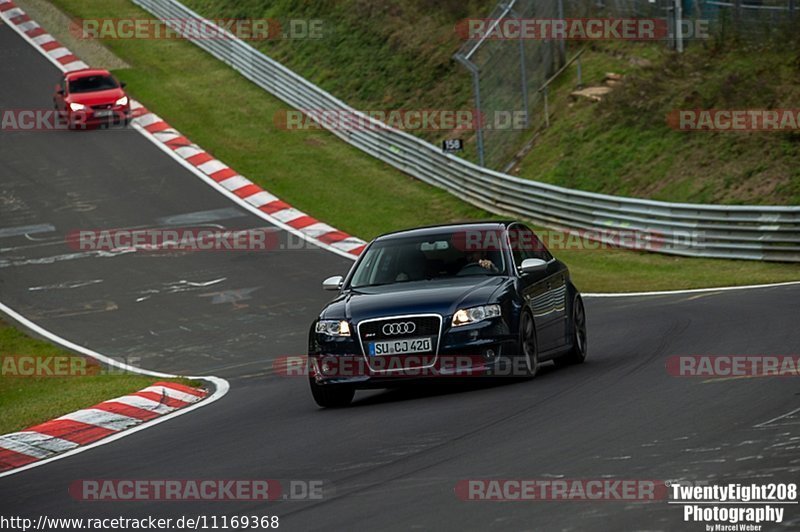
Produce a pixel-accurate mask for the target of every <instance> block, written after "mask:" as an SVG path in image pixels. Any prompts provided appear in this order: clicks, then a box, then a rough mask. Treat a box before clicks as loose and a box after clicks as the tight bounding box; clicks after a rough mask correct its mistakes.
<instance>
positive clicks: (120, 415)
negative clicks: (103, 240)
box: [0, 0, 230, 477]
mask: <svg viewBox="0 0 800 532" xmlns="http://www.w3.org/2000/svg"><path fill="white" fill-rule="evenodd" d="M0 1H2V0H0ZM0 312H2V313H3V314H5V315H7V316H10V317H11V318H12V319H13V320H15V321H17V322H19V323H20V324H21V325H23V326H24V327H27V328H28V329H30V330H32V331H33V332H35V333H36V334H38V335H39V336H42V337H44V338H46V339H48V340H50V341H52V342H53V343H56V344H59V345H61V346H63V347H65V348H67V349H70V350H72V351H75V352H77V353H80V354H82V355H85V356H88V357H91V358H93V359H95V360H98V361H100V362H102V363H103V364H106V365H108V366H113V367H115V368H119V369H123V370H125V371H129V372H131V373H138V374H140V375H148V376H151V377H156V378H161V379H165V378H166V379H169V378H174V377H177V375H171V374H169V373H161V372H158V371H151V370H146V369H141V368H137V367H134V366H130V365H128V364H125V363H122V362H119V361H118V360H115V359H113V358H109V357H107V356H105V355H103V354H100V353H98V352H97V351H93V350H91V349H89V348H86V347H84V346H81V345H78V344H75V343H73V342H70V341H69V340H67V339H65V338H62V337H60V336H58V335H56V334H54V333H52V332H50V331H48V330H47V329H45V328H43V327H41V326H40V325H37V324H36V323H34V322H32V321H31V320H29V319H28V318H26V317H25V316H23V315H22V314H20V313H19V312H17V311H16V310H14V309H12V308H11V307H9V306H8V305H5V304H3V303H0ZM187 378H188V379H192V380H203V381H206V382H208V383H210V384H211V385H212V386H213V388H214V389H213V392H211V393H209V392H207V391H206V390H203V389H200V388H192V387H189V386H183V385H181V384H175V383H170V382H156V383H155V384H153V385H151V386H148V387H147V388H144V389H143V390H140V391H138V392H136V393H133V394H130V395H125V396H122V397H118V398H116V399H111V400H109V401H105V402H103V403H100V404H98V405H95V406H93V407H91V408H87V409H84V410H79V411H77V412H73V413H72V414H67V415H65V416H61V417H60V418H57V419H54V420H52V421H48V422H47V423H42V424H41V425H36V426H35V427H30V428H28V429H26V430H24V431H21V432H15V433H12V434H5V435H2V436H0V477H5V476H8V475H13V474H16V473H20V472H22V471H25V470H27V469H30V468H33V467H38V466H40V465H43V464H45V463H48V462H51V461H53V460H60V459H62V458H66V457H68V456H72V455H74V454H78V453H81V452H84V451H88V450H89V449H92V448H94V447H98V446H100V445H106V444H108V443H111V442H113V441H116V440H118V439H120V438H123V437H126V436H129V435H131V434H134V433H136V432H138V431H140V430H145V429H148V428H150V427H152V426H153V425H156V424H159V423H163V422H165V421H168V420H169V419H172V418H175V417H177V416H181V415H184V414H188V413H189V412H191V411H193V410H196V409H198V408H203V407H205V406H208V405H210V404H212V403H214V402H216V401H218V400H220V399H222V397H224V396H225V395H226V394H227V393H228V390H229V389H230V385H229V384H228V381H226V380H225V379H221V378H219V377H210V376H205V377H203V376H200V377H187Z"/></svg>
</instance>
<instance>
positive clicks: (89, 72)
mask: <svg viewBox="0 0 800 532" xmlns="http://www.w3.org/2000/svg"><path fill="white" fill-rule="evenodd" d="M110 75H111V72H109V71H108V70H103V69H102V68H84V69H83V70H73V71H72V72H68V73H67V74H65V76H64V77H65V78H67V79H68V80H70V81H72V80H74V79H80V78H86V77H89V76H110Z"/></svg>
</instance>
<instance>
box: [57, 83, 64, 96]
mask: <svg viewBox="0 0 800 532" xmlns="http://www.w3.org/2000/svg"><path fill="white" fill-rule="evenodd" d="M56 94H59V95H61V96H64V89H60V88H58V85H56Z"/></svg>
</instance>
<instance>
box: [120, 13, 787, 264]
mask: <svg viewBox="0 0 800 532" xmlns="http://www.w3.org/2000/svg"><path fill="white" fill-rule="evenodd" d="M133 1H134V2H135V3H136V4H138V5H139V6H141V7H143V8H144V9H146V10H148V11H149V12H151V13H152V14H153V15H155V16H156V17H158V18H160V19H163V20H167V21H168V20H169V19H186V18H197V19H199V18H200V16H199V15H197V14H196V13H195V12H194V11H192V10H191V9H189V8H187V7H186V6H184V5H183V4H181V3H179V2H178V1H176V0H133ZM206 24H208V25H213V23H211V22H206ZM216 31H219V30H218V29H217V30H216ZM194 35H197V33H194ZM229 37H230V38H229V39H199V40H195V39H192V41H193V42H194V44H196V45H197V46H199V47H201V48H202V49H204V50H206V51H207V52H209V53H210V54H212V55H213V56H215V57H217V58H218V59H220V60H222V61H224V62H225V63H227V64H229V65H230V66H232V67H233V68H234V69H236V70H237V71H239V72H240V73H241V74H242V75H244V76H245V77H246V78H248V79H249V80H251V81H252V82H254V83H256V84H257V85H259V86H260V87H262V88H264V89H265V90H267V91H268V92H270V93H271V94H273V95H275V96H276V97H278V98H280V99H281V100H283V101H284V102H286V103H287V104H289V105H291V106H293V107H295V108H297V109H324V110H336V111H341V112H342V113H357V111H355V110H354V109H353V108H351V107H349V106H348V105H347V104H345V103H344V102H342V101H341V100H339V99H337V98H335V97H333V96H332V95H331V94H329V93H327V92H326V91H324V90H322V89H321V88H319V87H317V86H315V85H313V84H312V83H310V82H309V81H308V80H306V79H304V78H302V77H301V76H299V75H297V74H295V73H294V72H292V71H291V70H289V69H288V68H286V67H285V66H283V65H281V64H280V63H278V62H276V61H274V60H272V59H270V58H269V57H267V56H266V55H264V54H263V53H261V52H259V51H258V50H256V49H255V48H253V47H252V46H250V45H249V44H247V43H245V42H243V41H241V40H238V39H236V38H234V36H233V35H229ZM363 119H364V120H365V121H367V120H368V121H369V122H371V123H373V124H374V126H375V127H374V128H364V129H362V130H355V131H343V130H340V129H334V130H331V132H332V133H334V134H335V135H337V136H339V137H340V138H342V139H343V140H345V141H346V142H349V143H350V144H352V145H353V146H356V147H358V148H359V149H361V150H363V151H365V152H367V153H369V154H370V155H372V156H374V157H377V158H378V159H380V160H382V161H385V162H386V163H388V164H390V165H392V166H394V167H396V168H398V169H400V170H402V171H403V172H406V173H408V174H410V175H412V176H414V177H416V178H418V179H420V180H422V181H424V182H426V183H429V184H431V185H434V186H437V187H440V188H443V189H445V190H447V191H448V192H450V193H451V194H453V195H454V196H456V197H458V198H461V199H463V200H464V201H467V202H469V203H471V204H473V205H476V206H478V207H482V208H484V209H486V210H488V211H491V212H494V213H497V214H502V215H511V216H514V217H519V218H522V219H526V220H530V221H532V222H534V223H536V224H540V225H542V226H546V227H551V228H559V229H567V230H571V231H580V232H584V231H587V232H589V233H590V234H592V233H595V234H596V233H608V232H612V233H613V232H615V231H620V232H624V234H626V235H630V234H635V235H636V237H637V241H638V242H640V243H641V242H648V241H649V242H653V245H652V246H650V247H649V248H648V249H650V250H653V251H658V252H661V253H669V254H676V255H686V256H697V257H718V258H729V259H750V260H769V261H787V262H800V207H798V206H787V207H783V206H739V205H737V206H728V205H725V206H722V205H701V204H686V203H667V202H661V201H651V200H642V199H635V198H626V197H619V196H610V195H605V194H593V193H590V192H583V191H578V190H572V189H568V188H562V187H557V186H553V185H547V184H544V183H538V182H535V181H530V180H526V179H520V178H518V177H514V176H511V175H507V174H503V173H500V172H495V171H492V170H487V169H485V168H481V167H479V166H477V165H474V164H472V163H470V162H467V161H465V160H463V159H459V158H458V157H455V156H452V155H449V154H444V153H442V152H441V150H440V149H439V148H438V147H437V146H434V145H432V144H429V143H427V142H425V141H423V140H421V139H419V138H416V137H414V136H412V135H409V134H408V133H405V132H403V131H398V130H395V129H391V128H389V127H386V126H384V125H382V124H381V123H380V122H376V121H374V120H370V119H368V118H367V117H364V118H363ZM332 171H335V169H332ZM620 243H621V245H623V246H625V247H636V246H637V244H633V240H632V239H628V238H623V239H620ZM638 245H641V244H638Z"/></svg>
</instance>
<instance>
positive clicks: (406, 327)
mask: <svg viewBox="0 0 800 532" xmlns="http://www.w3.org/2000/svg"><path fill="white" fill-rule="evenodd" d="M381 330H382V331H383V334H385V335H386V336H391V335H393V334H411V333H413V332H414V331H415V330H417V325H416V324H415V323H414V322H413V321H401V322H399V323H387V324H386V325H384V326H383V329H381Z"/></svg>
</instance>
